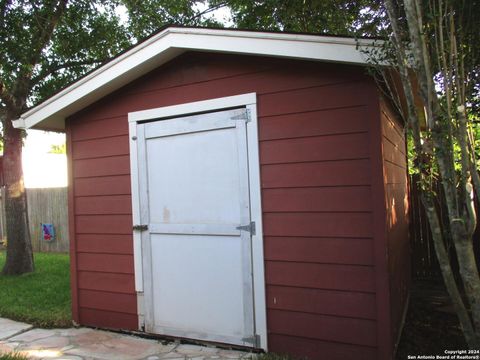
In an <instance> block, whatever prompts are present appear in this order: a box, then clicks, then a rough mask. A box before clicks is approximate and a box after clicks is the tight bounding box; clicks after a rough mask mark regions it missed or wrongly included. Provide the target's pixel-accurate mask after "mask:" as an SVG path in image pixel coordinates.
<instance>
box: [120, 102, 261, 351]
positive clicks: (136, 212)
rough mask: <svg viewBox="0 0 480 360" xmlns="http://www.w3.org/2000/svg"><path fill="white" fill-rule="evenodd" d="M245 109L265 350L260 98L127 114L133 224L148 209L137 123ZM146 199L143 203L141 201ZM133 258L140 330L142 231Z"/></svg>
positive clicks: (257, 317)
mask: <svg viewBox="0 0 480 360" xmlns="http://www.w3.org/2000/svg"><path fill="white" fill-rule="evenodd" d="M235 107H245V108H246V109H247V113H248V114H249V119H248V121H247V124H246V128H247V147H248V150H247V152H248V172H249V181H250V187H249V190H250V216H251V221H254V222H255V225H256V226H255V227H256V229H255V230H256V231H255V233H254V234H252V265H253V294H254V295H253V305H254V323H255V334H257V335H258V336H259V345H260V346H259V347H260V348H261V349H263V350H265V351H267V350H268V348H267V315H266V300H265V271H264V255H263V233H262V228H263V227H262V208H261V187H260V160H259V153H258V151H259V150H258V147H259V146H258V120H257V95H256V93H248V94H242V95H236V96H228V97H222V98H216V99H211V100H205V101H196V102H191V103H185V104H180V105H172V106H165V107H160V108H155V109H149V110H143V111H136V112H131V113H129V114H128V122H129V141H130V170H131V185H132V215H133V224H134V225H135V224H144V223H146V222H145V221H143V222H142V220H144V219H145V214H146V209H142V207H141V204H142V203H143V204H146V200H147V199H140V186H139V184H140V181H145V180H146V179H139V176H138V174H139V169H140V168H143V167H144V166H145V165H146V164H145V163H144V161H139V159H138V151H137V146H138V142H137V141H136V140H137V123H138V122H142V121H147V120H154V119H161V118H168V117H177V116H185V115H191V114H195V113H202V112H211V111H218V110H223V109H228V108H235ZM142 200H143V201H142ZM133 244H134V246H133V256H134V267H135V290H136V292H137V304H138V318H139V329H140V330H143V329H144V325H145V319H144V316H145V309H144V301H145V300H144V297H143V285H144V280H143V255H142V232H140V231H133Z"/></svg>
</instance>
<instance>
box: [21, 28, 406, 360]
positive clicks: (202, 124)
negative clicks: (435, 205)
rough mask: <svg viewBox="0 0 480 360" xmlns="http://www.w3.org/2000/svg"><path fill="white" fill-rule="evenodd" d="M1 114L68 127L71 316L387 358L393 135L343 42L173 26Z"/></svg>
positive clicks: (399, 183) (402, 281)
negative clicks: (22, 108)
mask: <svg viewBox="0 0 480 360" xmlns="http://www.w3.org/2000/svg"><path fill="white" fill-rule="evenodd" d="M361 42H362V43H364V45H366V46H368V45H372V43H371V42H369V41H368V40H362V41H361ZM14 125H15V126H16V127H21V128H42V129H54V130H59V131H66V134H67V150H68V159H69V169H70V170H69V179H70V181H69V189H70V190H69V218H70V243H71V281H72V304H73V317H74V320H75V321H76V322H77V323H79V324H83V325H89V326H97V327H102V328H111V329H125V330H135V331H145V332H147V333H152V334H160V335H166V336H171V337H180V338H188V339H195V340H202V341H211V342H217V343H226V344H232V345H240V346H246V347H254V348H259V349H263V350H266V351H272V352H278V353H290V354H292V355H294V356H302V357H308V358H310V359H330V360H334V359H349V358H353V357H354V358H355V359H382V360H383V359H391V358H392V356H393V353H394V349H395V344H396V342H397V340H398V337H399V333H400V330H401V326H402V321H403V315H404V311H405V308H406V303H407V297H408V285H409V272H410V265H409V244H408V224H407V221H408V220H407V219H408V217H407V208H408V198H407V176H406V161H405V158H406V156H405V137H404V131H403V127H402V124H401V123H400V122H399V121H398V119H397V117H396V115H395V113H394V112H393V111H391V109H390V107H389V105H388V103H387V102H385V101H384V100H382V97H381V95H380V92H379V91H377V88H376V86H375V83H374V81H373V80H372V79H371V78H370V77H369V76H367V75H366V71H365V59H364V56H363V55H362V53H361V52H360V51H359V50H358V49H357V42H356V41H355V40H354V39H350V38H341V37H327V36H314V35H299V34H285V33H267V32H250V31H233V30H219V29H199V28H179V27H169V28H167V29H164V30H163V31H161V32H159V33H157V34H156V35H154V36H152V37H150V38H148V39H147V40H145V41H143V42H142V43H140V44H139V45H137V46H135V47H133V48H131V49H130V50H128V51H126V52H124V53H123V54H121V55H120V56H118V57H117V58H115V59H114V60H112V61H110V62H109V63H107V64H105V65H103V66H101V67H99V68H98V69H96V70H95V71H93V72H91V73H89V74H88V75H86V76H85V77H83V78H81V79H80V80H78V81H77V82H75V83H73V84H72V85H70V86H68V87H67V88H65V89H63V90H62V91H61V92H59V93H58V94H56V95H55V96H53V97H51V98H50V99H48V100H46V101H44V102H43V103H41V104H39V105H37V106H36V107H34V108H32V109H31V110H29V111H28V112H26V113H25V114H23V115H22V117H21V118H20V119H18V120H16V121H14Z"/></svg>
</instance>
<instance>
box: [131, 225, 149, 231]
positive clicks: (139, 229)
mask: <svg viewBox="0 0 480 360" xmlns="http://www.w3.org/2000/svg"><path fill="white" fill-rule="evenodd" d="M132 229H133V230H138V231H146V230H148V225H133V227H132Z"/></svg>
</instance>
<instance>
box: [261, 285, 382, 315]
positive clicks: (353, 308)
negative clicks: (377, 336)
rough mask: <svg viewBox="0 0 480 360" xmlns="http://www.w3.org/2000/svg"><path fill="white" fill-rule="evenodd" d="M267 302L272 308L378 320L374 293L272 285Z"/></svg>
mask: <svg viewBox="0 0 480 360" xmlns="http://www.w3.org/2000/svg"><path fill="white" fill-rule="evenodd" d="M267 299H268V301H269V302H268V304H267V306H268V307H269V308H270V309H277V310H290V311H296V312H305V313H312V314H323V315H334V316H343V317H351V318H364V319H375V318H376V308H375V295H374V294H367V293H361V292H351V291H332V290H321V289H307V288H295V287H287V286H275V285H269V286H268V287H267Z"/></svg>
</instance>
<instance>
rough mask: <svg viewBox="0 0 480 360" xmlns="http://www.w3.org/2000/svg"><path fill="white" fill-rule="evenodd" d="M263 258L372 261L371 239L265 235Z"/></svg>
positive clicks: (344, 262)
mask: <svg viewBox="0 0 480 360" xmlns="http://www.w3.org/2000/svg"><path fill="white" fill-rule="evenodd" d="M264 253H265V259H266V260H277V261H278V260H280V261H296V262H315V263H324V264H325V263H327V264H328V263H331V264H353V265H373V245H372V239H368V238H367V239H354V238H316V237H312V238H309V237H287V236H281V237H273V236H269V237H265V248H264Z"/></svg>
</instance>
